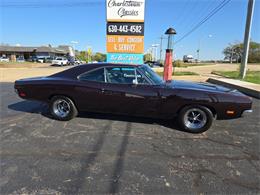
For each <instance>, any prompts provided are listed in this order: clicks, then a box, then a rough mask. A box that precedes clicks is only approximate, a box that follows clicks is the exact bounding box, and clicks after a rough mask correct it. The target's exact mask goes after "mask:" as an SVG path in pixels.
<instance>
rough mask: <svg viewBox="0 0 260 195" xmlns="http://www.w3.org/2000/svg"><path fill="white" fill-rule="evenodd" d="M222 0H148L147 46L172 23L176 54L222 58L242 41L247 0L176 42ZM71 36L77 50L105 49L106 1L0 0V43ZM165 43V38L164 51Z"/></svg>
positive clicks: (255, 25) (259, 24) (259, 22)
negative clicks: (230, 46)
mask: <svg viewBox="0 0 260 195" xmlns="http://www.w3.org/2000/svg"><path fill="white" fill-rule="evenodd" d="M222 1H223V0H146V7H145V51H147V50H148V49H149V48H150V47H151V45H153V44H159V43H160V39H159V37H160V36H162V35H164V33H165V31H166V30H167V28H169V27H173V28H174V29H175V30H176V32H177V34H176V35H175V37H174V41H175V42H177V43H176V44H174V57H175V59H182V56H183V55H186V54H190V55H193V56H194V57H196V56H197V53H196V50H197V49H198V48H199V49H200V59H202V60H218V59H223V57H224V56H223V54H222V51H223V49H224V48H225V47H226V46H228V45H229V44H234V43H238V42H242V41H243V38H244V31H245V23H246V13H247V4H248V1H247V0H231V1H230V2H229V3H228V4H226V5H225V6H224V7H223V8H222V9H221V10H220V11H219V12H217V13H216V14H215V15H214V16H213V17H211V18H210V19H209V20H207V21H206V22H205V23H204V24H203V25H201V26H200V27H199V28H197V29H196V30H195V31H193V32H192V33H191V34H189V36H187V37H185V38H184V39H182V40H181V41H179V40H180V38H182V37H183V35H185V34H186V33H187V32H189V31H190V30H191V29H192V28H193V27H194V26H195V25H196V24H198V23H199V22H200V21H202V19H203V18H205V17H206V16H207V15H208V14H209V13H210V12H211V11H212V10H213V9H214V8H215V7H217V5H219V4H220V3H221V2H222ZM251 40H252V41H256V42H260V0H256V3H255V9H254V16H253V22H252V29H251ZM71 41H77V42H78V44H76V45H75V47H76V49H78V50H86V49H87V48H88V47H91V48H92V50H93V52H104V53H105V52H106V3H105V0H44V1H43V0H0V43H5V44H9V45H16V44H20V45H22V46H39V45H48V44H51V45H53V46H57V45H64V44H66V45H68V44H71ZM166 46H167V40H164V42H163V51H164V50H165V48H166ZM157 55H158V58H159V49H158V54H157ZM164 55H165V54H164V52H163V55H162V56H163V57H164Z"/></svg>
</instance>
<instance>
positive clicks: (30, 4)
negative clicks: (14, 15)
mask: <svg viewBox="0 0 260 195" xmlns="http://www.w3.org/2000/svg"><path fill="white" fill-rule="evenodd" d="M100 4H104V2H102V1H97V0H89V1H82V0H78V1H77V0H75V1H71V0H69V1H56V2H53V1H27V2H21V1H2V2H1V3H0V7H1V8H56V7H90V6H96V5H100Z"/></svg>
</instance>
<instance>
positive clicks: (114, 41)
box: [107, 35, 144, 53]
mask: <svg viewBox="0 0 260 195" xmlns="http://www.w3.org/2000/svg"><path fill="white" fill-rule="evenodd" d="M143 51H144V37H143V36H121V35H120V36H118V35H107V52H108V53H143Z"/></svg>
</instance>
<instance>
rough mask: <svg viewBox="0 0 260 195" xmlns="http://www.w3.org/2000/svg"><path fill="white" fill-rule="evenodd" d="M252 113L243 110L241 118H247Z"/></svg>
mask: <svg viewBox="0 0 260 195" xmlns="http://www.w3.org/2000/svg"><path fill="white" fill-rule="evenodd" d="M252 112H253V110H244V111H243V113H242V115H241V117H245V116H248V115H250V114H251V113H252Z"/></svg>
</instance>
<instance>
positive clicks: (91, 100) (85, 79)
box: [75, 68, 105, 112]
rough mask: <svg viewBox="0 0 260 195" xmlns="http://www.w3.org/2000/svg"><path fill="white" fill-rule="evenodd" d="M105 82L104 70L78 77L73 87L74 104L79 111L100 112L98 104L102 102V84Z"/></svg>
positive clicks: (100, 69)
mask: <svg viewBox="0 0 260 195" xmlns="http://www.w3.org/2000/svg"><path fill="white" fill-rule="evenodd" d="M104 82H105V77H104V68H99V69H95V70H93V71H89V72H86V73H83V74H81V75H79V76H78V83H77V85H76V87H75V92H76V95H75V97H76V101H75V102H76V103H77V105H78V106H79V107H80V108H79V110H85V111H94V112H100V111H101V112H102V105H101V104H100V102H102V101H104V94H103V93H102V90H101V87H102V83H104Z"/></svg>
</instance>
